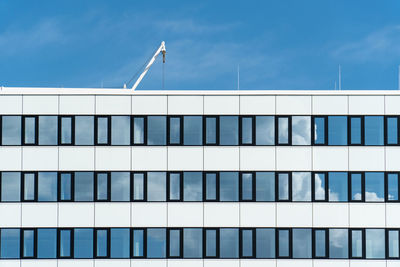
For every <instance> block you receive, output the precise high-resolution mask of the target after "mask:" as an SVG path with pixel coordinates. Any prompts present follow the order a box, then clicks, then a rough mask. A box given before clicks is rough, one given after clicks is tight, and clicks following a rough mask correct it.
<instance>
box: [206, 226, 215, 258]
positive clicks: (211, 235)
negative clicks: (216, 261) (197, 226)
mask: <svg viewBox="0 0 400 267" xmlns="http://www.w3.org/2000/svg"><path fill="white" fill-rule="evenodd" d="M205 231H206V257H216V256H217V230H214V229H206V230H205Z"/></svg>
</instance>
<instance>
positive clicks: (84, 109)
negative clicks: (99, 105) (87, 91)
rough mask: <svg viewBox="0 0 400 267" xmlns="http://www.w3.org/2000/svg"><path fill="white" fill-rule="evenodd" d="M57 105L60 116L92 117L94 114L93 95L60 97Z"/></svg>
mask: <svg viewBox="0 0 400 267" xmlns="http://www.w3.org/2000/svg"><path fill="white" fill-rule="evenodd" d="M59 105H60V114H71V115H93V114H95V112H96V111H95V110H96V107H95V96H94V95H81V96H79V95H62V96H60V104H59Z"/></svg>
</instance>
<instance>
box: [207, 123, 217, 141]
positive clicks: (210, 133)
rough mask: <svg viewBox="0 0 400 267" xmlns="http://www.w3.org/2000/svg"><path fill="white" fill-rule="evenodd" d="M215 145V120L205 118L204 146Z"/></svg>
mask: <svg viewBox="0 0 400 267" xmlns="http://www.w3.org/2000/svg"><path fill="white" fill-rule="evenodd" d="M216 143H217V118H206V144H216Z"/></svg>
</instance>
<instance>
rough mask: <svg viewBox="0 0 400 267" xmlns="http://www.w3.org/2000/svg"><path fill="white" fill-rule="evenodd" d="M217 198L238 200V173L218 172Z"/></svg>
mask: <svg viewBox="0 0 400 267" xmlns="http://www.w3.org/2000/svg"><path fill="white" fill-rule="evenodd" d="M219 189H220V192H219V199H220V201H238V200H239V173H237V172H220V173H219Z"/></svg>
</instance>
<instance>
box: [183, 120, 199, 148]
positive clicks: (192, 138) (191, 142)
mask: <svg viewBox="0 0 400 267" xmlns="http://www.w3.org/2000/svg"><path fill="white" fill-rule="evenodd" d="M183 144H184V145H185V146H201V145H202V144H203V117H202V116H184V117H183Z"/></svg>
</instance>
